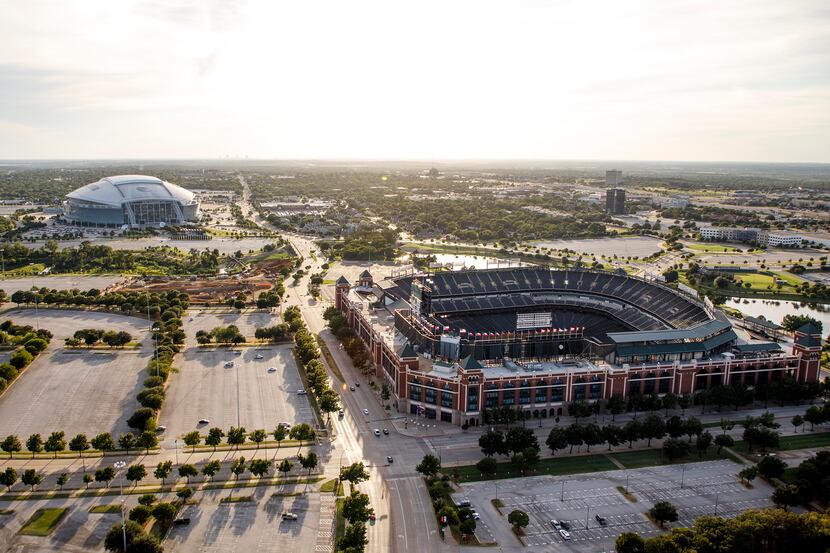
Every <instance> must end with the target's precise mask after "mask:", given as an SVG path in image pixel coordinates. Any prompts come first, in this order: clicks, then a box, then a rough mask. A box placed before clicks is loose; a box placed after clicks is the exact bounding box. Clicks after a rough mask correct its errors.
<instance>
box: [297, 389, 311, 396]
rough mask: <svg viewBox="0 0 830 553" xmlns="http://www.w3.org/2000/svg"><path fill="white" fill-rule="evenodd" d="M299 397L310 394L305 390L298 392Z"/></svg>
mask: <svg viewBox="0 0 830 553" xmlns="http://www.w3.org/2000/svg"><path fill="white" fill-rule="evenodd" d="M297 395H298V396H307V395H308V392H306V391H305V390H297Z"/></svg>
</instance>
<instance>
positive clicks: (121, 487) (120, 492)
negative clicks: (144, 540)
mask: <svg viewBox="0 0 830 553" xmlns="http://www.w3.org/2000/svg"><path fill="white" fill-rule="evenodd" d="M113 466H114V467H115V470H117V471H119V472H120V471H121V469H123V468H124V467H126V466H127V463H126V462H125V461H116V462H115V464H114V465H113ZM118 495H119V496H120V497H121V535H122V536H123V538H124V551H126V550H127V520H126V518H125V515H124V508H125V507H126V505H125V502H124V475H123V474H119V475H118Z"/></svg>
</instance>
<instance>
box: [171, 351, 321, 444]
mask: <svg viewBox="0 0 830 553" xmlns="http://www.w3.org/2000/svg"><path fill="white" fill-rule="evenodd" d="M236 352H239V353H238V354H237V353H236ZM258 356H261V357H262V359H257V357H258ZM228 362H233V366H232V367H226V366H225V364H226V363H228ZM176 364H177V366H179V367H181V371H180V373H179V374H177V375H175V376H174V377H173V378H172V379H171V380H172V383H171V385H170V387H169V388H168V393H167V401H166V402H165V405H164V408H163V410H162V414H161V419H160V423H161V424H162V425H164V426H166V427H167V431H166V436H167V438H168V439H171V438H176V437H179V436H181V435H182V434H185V433H187V432H189V431H191V430H196V429H198V430H201V431H202V432H203V433H206V432H207V427H208V426H217V427H219V428H222V429H224V430H227V429H228V428H230V427H231V426H237V425H242V426H244V427H245V428H246V429H248V430H249V431H250V430H253V429H256V428H264V429H266V430H268V431H271V430H273V429H274V427H275V426H276V425H277V424H278V423H279V422H283V421H286V422H289V423H291V424H295V423H298V422H308V423H311V422H313V415H312V411H311V408H310V406H309V403H308V398H307V397H306V396H302V395H299V394H297V391H298V390H300V389H302V387H303V386H302V381H301V380H300V375H299V373H298V372H297V365H296V363H295V361H294V357H293V353H292V351H291V345H290V344H281V345H265V346H262V347H245V348H240V349H237V350H231V349H228V348H218V349H213V348H207V349H204V348H195V347H194V348H188V349H187V350H185V351H184V353H183V354H182V355H181V356H180V357H179V358H178V359H177V362H176ZM270 367H273V368H274V369H276V370H274V371H273V372H269V370H268V369H269V368H270ZM200 419H207V420H209V421H210V423H209V424H204V425H200V424H199V420H200Z"/></svg>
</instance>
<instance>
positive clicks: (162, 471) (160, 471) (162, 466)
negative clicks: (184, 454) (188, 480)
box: [153, 461, 173, 486]
mask: <svg viewBox="0 0 830 553" xmlns="http://www.w3.org/2000/svg"><path fill="white" fill-rule="evenodd" d="M171 472H173V461H163V462H161V463H159V464H158V466H156V470H154V471H153V476H155V477H156V478H158V479H159V480H161V485H162V486H164V481H165V480H167V477H168V476H170V473H171Z"/></svg>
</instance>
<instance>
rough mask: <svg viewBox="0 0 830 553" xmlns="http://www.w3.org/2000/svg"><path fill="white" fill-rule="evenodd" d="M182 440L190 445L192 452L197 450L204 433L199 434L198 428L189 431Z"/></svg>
mask: <svg viewBox="0 0 830 553" xmlns="http://www.w3.org/2000/svg"><path fill="white" fill-rule="evenodd" d="M182 441H183V442H184V443H185V445H189V446H190V447H191V448H192V449H191V450H190V451H191V453H192V452H194V451H196V446H197V445H199V442H201V441H202V435H201V434H199V431H198V430H193V431H192V432H188V433H187V434H185V435H184V437H183V438H182Z"/></svg>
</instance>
